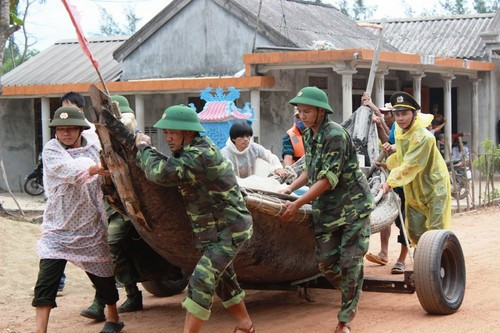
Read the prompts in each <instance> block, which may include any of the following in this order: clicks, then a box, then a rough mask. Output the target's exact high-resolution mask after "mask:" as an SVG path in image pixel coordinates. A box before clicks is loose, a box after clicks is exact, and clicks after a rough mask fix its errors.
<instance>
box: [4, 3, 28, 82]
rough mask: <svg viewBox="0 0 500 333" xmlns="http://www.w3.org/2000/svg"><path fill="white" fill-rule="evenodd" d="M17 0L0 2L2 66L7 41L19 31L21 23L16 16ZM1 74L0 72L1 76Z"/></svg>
mask: <svg viewBox="0 0 500 333" xmlns="http://www.w3.org/2000/svg"><path fill="white" fill-rule="evenodd" d="M18 4H19V1H18V0H0V51H1V52H0V63H1V64H3V57H4V52H3V51H4V50H5V45H6V44H7V41H8V39H9V38H10V37H11V36H12V35H13V34H14V32H16V31H17V30H19V29H21V26H22V25H23V21H22V20H21V19H19V17H18V15H17V6H18ZM1 74H2V72H0V76H1Z"/></svg>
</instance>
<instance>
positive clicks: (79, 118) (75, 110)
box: [49, 105, 90, 129]
mask: <svg viewBox="0 0 500 333" xmlns="http://www.w3.org/2000/svg"><path fill="white" fill-rule="evenodd" d="M57 126H78V127H83V128H84V129H89V128H90V125H89V123H88V122H87V119H85V115H84V114H83V112H82V110H81V109H80V108H79V107H77V106H73V105H71V106H61V107H60V108H59V109H57V110H56V112H55V113H54V119H52V121H51V122H50V124H49V127H51V128H53V127H57Z"/></svg>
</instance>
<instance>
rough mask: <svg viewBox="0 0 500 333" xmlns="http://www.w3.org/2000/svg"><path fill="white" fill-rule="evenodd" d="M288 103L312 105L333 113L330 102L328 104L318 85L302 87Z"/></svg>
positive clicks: (326, 97)
mask: <svg viewBox="0 0 500 333" xmlns="http://www.w3.org/2000/svg"><path fill="white" fill-rule="evenodd" d="M289 103H290V104H292V105H295V106H297V105H298V104H305V105H312V106H316V107H319V108H323V109H325V110H326V112H327V113H333V110H332V108H331V107H330V104H328V96H327V95H326V93H325V92H324V91H323V90H321V89H319V88H318V87H305V88H302V89H301V90H300V91H299V92H298V93H297V96H295V97H294V98H292V99H291V100H290V102H289Z"/></svg>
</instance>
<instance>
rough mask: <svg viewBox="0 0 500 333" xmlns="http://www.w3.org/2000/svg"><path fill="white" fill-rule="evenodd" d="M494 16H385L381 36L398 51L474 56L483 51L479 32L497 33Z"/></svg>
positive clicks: (445, 55) (463, 56) (480, 54)
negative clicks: (387, 18) (395, 17)
mask: <svg viewBox="0 0 500 333" xmlns="http://www.w3.org/2000/svg"><path fill="white" fill-rule="evenodd" d="M496 15H497V16H498V15H500V11H498V12H497V14H496ZM494 18H495V14H474V15H456V16H440V17H418V18H404V19H389V20H387V22H386V28H385V31H384V39H385V40H386V41H387V42H389V43H390V44H391V45H393V46H394V47H396V48H397V49H398V50H399V51H401V52H407V53H415V54H421V55H434V56H441V57H450V58H467V59H477V58H482V57H483V56H484V52H485V51H484V43H483V42H482V40H481V37H480V34H481V33H482V32H485V31H496V32H499V29H500V27H499V25H498V20H494ZM370 22H376V23H380V21H370Z"/></svg>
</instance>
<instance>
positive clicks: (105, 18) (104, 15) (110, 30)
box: [97, 6, 141, 36]
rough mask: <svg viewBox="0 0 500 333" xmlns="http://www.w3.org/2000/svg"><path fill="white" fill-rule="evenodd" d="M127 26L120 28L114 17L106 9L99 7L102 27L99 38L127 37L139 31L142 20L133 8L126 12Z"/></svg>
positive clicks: (100, 27)
mask: <svg viewBox="0 0 500 333" xmlns="http://www.w3.org/2000/svg"><path fill="white" fill-rule="evenodd" d="M124 11H125V18H126V20H127V24H125V25H122V26H120V25H119V24H118V23H117V22H116V21H115V19H114V17H113V16H112V15H111V14H110V13H109V12H108V11H107V10H106V9H104V8H102V7H99V12H100V16H101V25H100V26H99V33H98V34H97V35H98V36H127V35H132V34H134V33H135V32H136V30H137V23H138V22H139V21H140V20H141V19H140V18H139V17H138V16H137V15H136V14H135V10H134V8H133V7H130V6H129V7H127V8H126V9H125V10H124Z"/></svg>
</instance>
